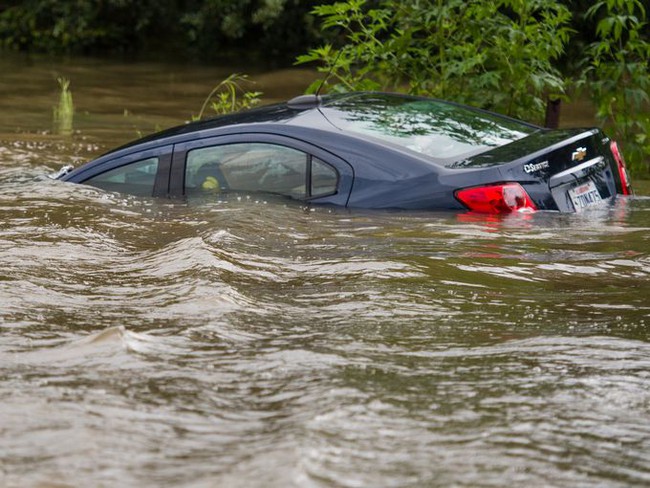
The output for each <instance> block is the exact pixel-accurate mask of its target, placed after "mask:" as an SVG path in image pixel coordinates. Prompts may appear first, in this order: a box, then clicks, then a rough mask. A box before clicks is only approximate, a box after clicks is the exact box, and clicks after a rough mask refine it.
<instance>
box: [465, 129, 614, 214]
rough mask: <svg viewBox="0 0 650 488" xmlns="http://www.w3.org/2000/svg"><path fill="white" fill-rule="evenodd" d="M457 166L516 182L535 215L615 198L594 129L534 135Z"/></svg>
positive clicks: (605, 143)
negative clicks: (495, 170) (493, 170)
mask: <svg viewBox="0 0 650 488" xmlns="http://www.w3.org/2000/svg"><path fill="white" fill-rule="evenodd" d="M457 164H458V166H457V167H464V168H471V167H486V166H498V167H499V171H500V173H501V175H502V178H503V181H516V182H518V183H520V184H521V185H522V186H523V187H524V188H525V190H526V192H527V193H528V194H529V195H530V197H531V198H532V200H533V201H534V203H535V205H536V206H537V208H538V209H540V210H560V211H562V212H574V211H581V210H583V209H584V208H586V207H589V206H592V205H595V204H598V203H599V202H601V201H604V200H608V199H610V198H611V197H613V196H614V195H616V193H617V186H620V184H619V183H617V177H618V174H617V171H616V170H615V169H616V162H615V160H614V157H613V154H612V151H611V149H610V139H609V138H608V137H607V136H605V135H604V134H603V133H602V132H601V131H600V130H599V129H567V130H540V131H538V132H536V133H534V134H531V135H529V136H527V137H524V138H522V139H519V140H517V141H515V142H512V143H510V144H506V145H504V146H500V147H498V148H495V149H492V150H490V151H487V152H485V153H482V154H478V155H476V156H473V157H471V158H468V159H467V160H465V161H461V162H459V163H457Z"/></svg>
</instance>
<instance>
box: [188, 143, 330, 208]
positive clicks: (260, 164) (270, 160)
mask: <svg viewBox="0 0 650 488" xmlns="http://www.w3.org/2000/svg"><path fill="white" fill-rule="evenodd" d="M337 181H338V175H337V173H336V170H335V169H334V168H332V167H331V166H329V165H328V164H327V163H325V162H323V161H320V160H317V159H316V158H312V156H311V155H309V154H307V153H305V152H302V151H299V150H297V149H293V148H289V147H286V146H281V145H278V144H268V143H235V144H224V145H221V146H212V147H204V148H199V149H194V150H191V151H189V152H188V155H187V161H186V166H185V185H186V188H185V189H186V193H188V194H196V193H203V192H206V191H211V192H215V191H228V190H232V191H246V192H267V193H275V194H279V195H285V196H289V197H293V198H296V199H306V198H309V197H311V196H315V195H316V194H318V195H323V194H331V193H333V192H335V191H336V184H337ZM314 192H316V193H314Z"/></svg>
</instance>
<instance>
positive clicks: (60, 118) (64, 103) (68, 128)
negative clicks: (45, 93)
mask: <svg viewBox="0 0 650 488" xmlns="http://www.w3.org/2000/svg"><path fill="white" fill-rule="evenodd" d="M56 81H57V82H58V84H59V103H58V104H57V105H55V106H54V108H53V114H52V115H53V122H54V123H53V126H54V133H55V134H59V135H63V136H69V135H71V134H72V130H73V119H74V105H73V103H72V92H71V91H70V80H68V79H66V78H64V77H62V76H59V77H58V78H57V79H56Z"/></svg>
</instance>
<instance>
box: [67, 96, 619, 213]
mask: <svg viewBox="0 0 650 488" xmlns="http://www.w3.org/2000/svg"><path fill="white" fill-rule="evenodd" d="M59 178H60V179H61V180H64V181H69V182H74V183H83V184H86V185H92V186H95V187H98V188H101V189H104V190H107V191H117V192H123V193H130V194H134V195H142V196H154V197H171V198H183V197H187V196H191V195H203V196H207V197H209V196H210V195H223V194H224V193H232V192H246V193H249V192H264V193H272V194H278V195H283V196H286V197H290V198H293V199H296V200H301V201H305V202H313V203H319V204H332V205H340V206H346V207H357V208H396V209H450V210H461V211H462V210H465V211H467V210H469V211H474V212H482V213H510V212H516V211H520V212H527V211H535V210H554V211H561V212H574V211H582V210H583V209H585V208H588V207H591V206H597V205H602V204H603V202H608V201H611V200H613V198H614V197H615V196H616V195H617V194H623V195H627V194H630V192H631V188H630V181H629V178H628V176H627V171H626V169H625V163H624V161H623V158H622V157H621V154H620V152H619V150H618V147H617V146H616V143H615V142H613V141H611V140H610V139H609V138H608V137H607V136H605V135H604V134H603V133H602V132H601V131H600V130H599V129H569V130H550V129H544V128H541V127H538V126H535V125H531V124H528V123H525V122H522V121H519V120H515V119H511V118H508V117H504V116H502V115H498V114H495V113H491V112H487V111H483V110H478V109H475V108H471V107H467V106H463V105H459V104H456V103H450V102H444V101H441V100H435V99H429V98H420V97H412V96H404V95H398V94H387V93H351V94H345V95H334V96H325V97H319V96H312V95H305V96H301V97H297V98H295V99H293V100H290V101H289V102H287V103H284V104H279V105H272V106H267V107H262V108H259V109H254V110H250V111H246V112H240V113H237V114H232V115H227V116H223V117H218V118H215V119H211V120H206V121H200V122H194V123H191V124H187V125H183V126H179V127H176V128H172V129H168V130H165V131H163V132H160V133H157V134H154V135H152V136H149V137H145V138H143V139H140V140H138V141H135V142H133V143H130V144H128V145H126V146H123V147H121V148H119V149H116V150H114V151H111V152H109V153H107V154H105V155H103V156H101V157H100V158H98V159H96V160H94V161H91V162H89V163H87V164H85V165H83V166H81V167H80V168H77V169H74V170H72V171H70V172H68V173H65V174H62V175H61V176H59Z"/></svg>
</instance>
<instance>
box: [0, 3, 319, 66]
mask: <svg viewBox="0 0 650 488" xmlns="http://www.w3.org/2000/svg"><path fill="white" fill-rule="evenodd" d="M315 3H316V0H306V1H305V0H302V1H301V0H241V1H238V2H234V1H232V0H186V1H183V2H178V1H177V0H24V1H22V2H20V1H13V2H11V1H10V2H9V6H6V2H4V5H3V2H0V47H5V48H12V49H22V50H30V51H40V52H57V53H60V52H65V53H70V52H73V53H80V52H81V53H87V52H93V53H96V52H127V51H129V52H133V51H142V50H163V51H165V53H169V52H170V51H176V52H180V53H182V54H183V55H184V57H187V55H188V54H194V55H195V56H197V57H199V58H200V59H202V60H205V59H214V58H217V57H220V56H223V55H224V54H225V52H226V50H234V51H237V50H239V51H241V50H242V49H246V50H248V51H251V48H252V51H253V52H259V51H263V53H264V55H265V56H266V57H268V56H269V55H274V56H276V57H278V56H282V55H284V56H289V57H291V58H292V57H293V56H294V55H295V53H297V52H300V50H302V49H303V46H304V45H305V43H307V42H312V41H313V40H314V39H315V38H316V37H317V36H318V30H317V29H316V28H315V27H314V25H313V22H312V20H311V19H312V15H311V14H310V13H309V12H310V11H311V9H312V8H313V5H314V4H315Z"/></svg>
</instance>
